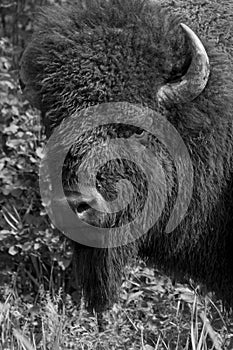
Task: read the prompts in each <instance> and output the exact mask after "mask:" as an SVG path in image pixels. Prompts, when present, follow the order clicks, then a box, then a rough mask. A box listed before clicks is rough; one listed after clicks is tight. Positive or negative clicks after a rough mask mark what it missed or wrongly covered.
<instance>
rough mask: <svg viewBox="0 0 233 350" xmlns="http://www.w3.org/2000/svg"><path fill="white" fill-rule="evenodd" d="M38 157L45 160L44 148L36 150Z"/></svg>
mask: <svg viewBox="0 0 233 350" xmlns="http://www.w3.org/2000/svg"><path fill="white" fill-rule="evenodd" d="M36 155H37V156H38V157H39V158H40V159H42V158H43V156H44V153H43V148H42V147H38V148H37V149H36Z"/></svg>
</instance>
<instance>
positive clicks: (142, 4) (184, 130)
mask: <svg viewBox="0 0 233 350" xmlns="http://www.w3.org/2000/svg"><path fill="white" fill-rule="evenodd" d="M190 3H191V4H189V5H187V1H186V0H184V1H178V5H175V3H174V2H173V1H172V2H171V1H161V2H160V1H157V2H156V1H151V2H150V1H149V0H148V1H143V0H127V1H125V0H108V1H107V0H85V1H81V0H80V1H76V2H75V3H74V2H72V4H71V5H70V6H66V7H64V8H61V7H59V6H53V7H50V8H46V9H45V10H43V11H42V12H41V14H40V16H39V17H38V20H37V24H36V27H35V33H34V36H33V38H32V41H31V43H30V44H29V45H28V47H27V48H26V50H25V53H24V55H23V59H22V69H21V79H22V81H23V83H24V85H25V94H26V95H27V97H28V99H29V100H30V101H31V102H32V103H33V104H34V105H35V106H37V107H38V108H40V110H41V111H42V117H43V118H42V121H43V123H44V125H45V127H46V133H47V136H49V135H50V134H51V132H52V130H53V128H54V127H55V126H57V125H59V124H60V123H61V121H62V120H63V119H64V118H68V117H69V115H71V114H74V113H77V112H78V111H80V110H81V109H83V108H85V107H88V106H91V105H96V104H99V103H102V102H121V101H126V102H129V103H137V104H141V105H142V106H148V107H150V108H151V109H153V110H155V111H157V112H158V113H163V114H164V115H165V116H166V118H167V119H168V120H169V122H171V123H172V124H173V125H174V127H175V128H176V129H177V131H178V132H179V134H180V135H182V138H183V140H184V142H185V144H186V146H187V148H188V150H189V153H190V157H191V160H192V163H193V168H194V191H193V196H192V200H191V203H190V206H189V209H188V212H187V214H186V216H185V218H184V219H183V221H182V222H181V224H180V225H179V226H178V227H177V228H176V229H175V230H174V231H173V232H172V233H169V234H167V233H165V230H164V229H165V227H166V223H167V221H168V219H169V215H170V213H171V210H172V207H173V204H174V201H175V196H176V195H177V179H176V173H175V171H174V164H173V161H172V159H170V158H169V155H168V153H167V152H166V150H164V149H163V147H162V145H161V144H159V143H158V142H156V140H152V139H148V140H149V141H147V146H148V147H151V148H152V149H153V152H154V154H155V155H156V157H157V159H158V162H159V163H160V164H161V165H162V166H163V168H164V169H166V182H167V188H168V203H167V205H166V207H165V209H164V212H163V214H162V215H161V218H160V220H159V221H158V223H157V224H156V225H155V226H154V227H153V228H152V229H151V230H150V231H149V232H148V233H147V234H146V235H144V236H143V237H142V238H141V239H138V240H136V241H134V242H133V243H132V244H129V245H126V246H122V247H119V248H111V249H94V248H89V247H84V246H81V245H79V244H76V243H75V244H74V246H75V248H74V259H73V260H74V266H75V277H76V280H77V283H78V285H79V286H80V287H81V288H82V290H83V295H84V298H85V302H86V306H87V308H89V309H95V310H96V311H101V310H103V309H105V308H106V307H108V306H110V305H111V303H112V302H113V301H114V300H115V299H116V298H117V291H118V287H119V285H120V282H121V276H122V273H123V271H124V266H125V265H126V263H128V262H129V261H130V260H131V259H134V258H135V257H137V256H140V257H143V258H144V259H145V260H146V261H147V262H148V264H152V265H153V266H156V267H158V268H159V269H162V270H163V271H165V272H166V273H168V274H171V275H173V276H175V277H177V278H179V277H181V276H182V277H183V276H188V277H192V278H193V279H195V280H196V281H197V282H202V283H204V284H205V285H206V287H207V289H208V290H213V291H215V292H216V294H217V295H218V297H220V298H222V299H223V300H224V301H225V303H226V304H228V305H229V306H232V305H233V254H232V251H233V234H232V225H233V219H232V213H233V200H232V190H233V186H232V154H233V153H232V152H233V124H232V111H233V99H232V96H233V70H232V62H233V59H232V57H233V56H232V49H231V46H230V45H229V44H228V43H227V41H226V40H227V36H228V35H229V31H228V30H230V28H231V27H232V25H233V20H232V13H233V8H232V5H231V4H230V3H229V4H228V3H227V6H229V12H227V11H226V13H225V17H224V18H225V19H226V21H225V22H224V25H223V28H224V33H223V38H222V37H221V40H220V37H219V36H218V27H219V19H218V18H216V20H214V16H215V15H216V9H217V7H218V5H217V2H216V3H215V2H213V1H212V2H211V3H210V2H208V1H206V2H205V4H203V2H202V1H192V2H191V1H190ZM218 3H219V1H218ZM220 3H221V1H220ZM223 3H224V5H225V1H224V2H222V7H221V9H220V8H219V9H220V10H221V11H223V10H222V8H223V7H224V6H223ZM213 4H214V5H213ZM215 5H216V9H214V6H215ZM219 6H220V5H219ZM203 9H204V10H207V11H208V12H209V13H210V16H209V17H204V15H203V13H204V10H203ZM230 10H231V11H230ZM207 18H209V23H206V19H207ZM180 22H184V23H187V24H188V25H190V27H191V28H193V29H195V31H196V33H197V34H198V35H199V37H200V38H201V40H202V42H203V43H204V45H205V48H206V50H207V53H208V56H209V59H210V66H211V74H210V78H209V81H208V84H207V86H206V88H205V89H204V91H203V92H202V93H201V95H200V96H198V98H196V99H195V100H194V101H192V102H189V103H186V104H178V105H174V106H172V107H170V109H167V110H164V111H162V112H161V111H160V110H159V109H158V101H157V100H156V93H157V91H158V89H159V87H160V86H161V85H163V84H165V83H167V82H173V81H176V80H177V79H179V78H180V77H181V76H182V75H183V74H185V72H186V71H187V69H188V66H189V64H190V60H191V55H190V49H189V45H188V43H187V40H186V39H185V36H184V34H183V32H182V30H181V28H180V27H179V25H178V24H179V23H180ZM216 28H217V29H216ZM224 38H226V40H225V41H224ZM139 114H140V113H139ZM97 117H98V116H97ZM83 125H84V126H85V120H84V124H83ZM142 126H143V124H142ZM134 133H135V130H132V129H130V130H129V132H128V134H127V131H126V130H125V129H124V128H120V127H119V128H116V129H115V128H114V127H112V128H110V129H109V130H98V131H97V130H93V132H92V134H85V128H84V130H83V134H82V136H80V140H79V141H78V142H77V144H76V145H74V147H72V148H71V150H70V152H69V155H68V157H67V158H66V161H65V163H64V169H63V175H64V176H63V178H64V184H65V185H66V186H69V187H70V188H72V189H73V188H74V187H75V176H76V174H77V170H76V169H77V168H78V164H79V162H80V159H81V158H82V157H83V154H85V152H86V150H87V149H89V147H90V145H94V144H95V143H98V144H99V145H100V147H102V148H103V149H104V147H105V146H104V145H105V143H104V142H105V140H106V138H112V137H113V136H112V135H114V134H116V135H117V136H123V137H130V136H132V135H133V134H134ZM80 135H81V134H80ZM62 136H63V138H61V139H62V142H66V138H67V141H68V140H69V135H62ZM132 151H133V150H131V149H129V150H128V152H129V153H128V154H129V155H130V152H132ZM119 154H121V153H120V152H119ZM116 156H117V154H116ZM145 164H146V167H148V171H149V174H150V177H151V181H153V179H154V178H156V174H155V171H154V169H153V168H152V169H150V164H149V162H148V163H147V160H145ZM127 166H128V169H129V170H128V172H129V174H130V179H131V181H132V183H133V185H134V187H135V188H136V189H137V191H136V193H138V195H137V196H136V199H135V200H134V202H133V205H132V206H131V208H129V210H128V211H127V213H126V214H125V213H121V215H120V216H119V215H118V216H116V217H111V218H104V223H103V222H102V224H105V225H109V226H110V225H113V224H115V225H116V224H117V225H119V224H121V223H124V220H125V217H124V215H132V216H133V215H134V214H135V213H138V212H139V211H140V210H141V205H142V203H143V196H142V194H143V195H146V184H144V179H143V175H140V174H138V170H137V169H135V167H134V166H133V165H131V164H127ZM125 169H126V165H125V164H123V163H122V162H120V163H119V162H118V163H117V162H113V163H111V164H109V165H106V167H105V168H104V169H103V172H102V173H103V176H102V177H101V176H100V178H98V179H97V182H98V186H99V191H100V193H101V194H102V195H103V197H105V198H107V199H108V198H111V197H112V196H114V194H115V192H114V184H115V182H116V181H117V179H120V178H125V177H127V176H125ZM90 171H91V169H90ZM126 175H127V174H126ZM156 181H157V180H156ZM156 181H155V180H154V182H155V185H156ZM140 186H141V187H140ZM155 196H156V195H155ZM152 198H154V200H155V201H156V200H159V198H156V197H153V196H152ZM154 205H155V202H153V200H152V202H151V209H150V210H153V208H154ZM130 210H132V213H131V214H130ZM149 214H150V213H148V215H149ZM127 234H128V233H127ZM129 234H130V233H129ZM132 234H133V233H132Z"/></svg>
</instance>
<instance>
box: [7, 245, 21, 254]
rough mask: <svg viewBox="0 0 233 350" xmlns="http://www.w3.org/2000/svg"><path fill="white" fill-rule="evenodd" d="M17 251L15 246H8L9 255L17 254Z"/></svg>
mask: <svg viewBox="0 0 233 350" xmlns="http://www.w3.org/2000/svg"><path fill="white" fill-rule="evenodd" d="M18 252H19V251H18V248H17V247H15V246H12V247H10V248H9V250H8V253H9V254H10V255H12V256H14V255H16V254H18Z"/></svg>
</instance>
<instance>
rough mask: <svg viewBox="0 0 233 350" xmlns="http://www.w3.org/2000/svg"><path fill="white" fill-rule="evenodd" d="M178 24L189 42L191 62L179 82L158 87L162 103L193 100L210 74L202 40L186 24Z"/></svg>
mask: <svg viewBox="0 0 233 350" xmlns="http://www.w3.org/2000/svg"><path fill="white" fill-rule="evenodd" d="M180 26H181V27H182V29H183V30H184V32H185V33H186V35H187V37H188V39H189V42H190V44H191V51H192V62H191V64H190V66H189V69H188V71H187V73H186V74H185V75H184V76H183V77H182V78H181V80H180V81H179V82H177V83H169V84H166V85H164V86H162V87H161V88H160V89H159V91H158V93H157V98H158V102H159V104H162V105H163V104H165V105H166V104H177V103H184V102H189V101H192V100H194V99H195V98H196V97H197V96H198V95H200V93H201V92H202V91H203V90H204V88H205V86H206V84H207V82H208V78H209V74H210V64H209V58H208V55H207V53H206V50H205V48H204V46H203V44H202V42H201V41H200V39H199V38H198V37H197V35H196V34H195V33H194V32H193V31H192V30H191V29H190V28H189V27H188V26H187V25H186V24H183V23H181V24H180Z"/></svg>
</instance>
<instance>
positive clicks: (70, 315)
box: [0, 265, 233, 350]
mask: <svg viewBox="0 0 233 350" xmlns="http://www.w3.org/2000/svg"><path fill="white" fill-rule="evenodd" d="M1 297H2V298H1V299H2V303H0V331H1V336H0V348H1V350H36V349H38V350H60V349H61V350H68V349H75V350H79V349H80V350H89V349H90V350H92V349H97V350H105V349H106V350H107V349H108V350H111V349H112V350H113V349H116V350H120V349H127V350H155V349H161V350H165V349H166V350H168V349H172V350H173V349H174V350H176V349H177V350H180V349H186V350H188V349H191V350H194V349H195V350H206V349H217V350H220V349H232V348H233V334H232V333H231V331H230V325H231V323H230V318H229V317H228V316H227V315H226V314H224V312H223V310H221V302H219V301H217V302H216V303H214V302H213V301H212V300H211V299H210V297H209V296H206V297H205V298H204V297H201V296H199V295H197V294H196V292H195V291H193V290H191V289H190V288H188V286H185V285H181V284H177V285H176V286H173V285H172V283H171V281H170V280H169V279H168V278H166V277H165V276H162V275H160V274H158V273H156V276H155V275H154V273H153V270H150V269H148V268H146V267H144V266H142V265H141V266H138V267H137V268H134V269H131V271H130V270H129V271H128V273H127V278H126V279H125V280H124V282H123V284H122V287H121V291H120V298H119V302H118V303H117V304H115V305H114V306H113V308H112V309H111V310H109V311H107V312H105V313H104V315H103V322H104V331H103V332H99V331H98V325H97V320H96V316H95V315H91V314H89V313H88V312H87V311H85V310H84V309H83V308H82V307H81V309H80V310H77V309H76V307H75V305H74V304H73V302H72V299H71V297H70V296H66V298H65V300H63V298H62V292H61V291H60V292H59V293H58V294H57V295H56V296H53V297H51V295H49V294H48V293H47V292H46V291H44V290H43V288H41V290H40V293H39V299H38V301H37V303H32V299H31V297H30V296H24V297H22V296H21V297H19V296H18V295H17V288H16V286H15V284H14V282H13V281H12V283H11V286H9V285H5V286H4V288H3V289H2V295H1Z"/></svg>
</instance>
